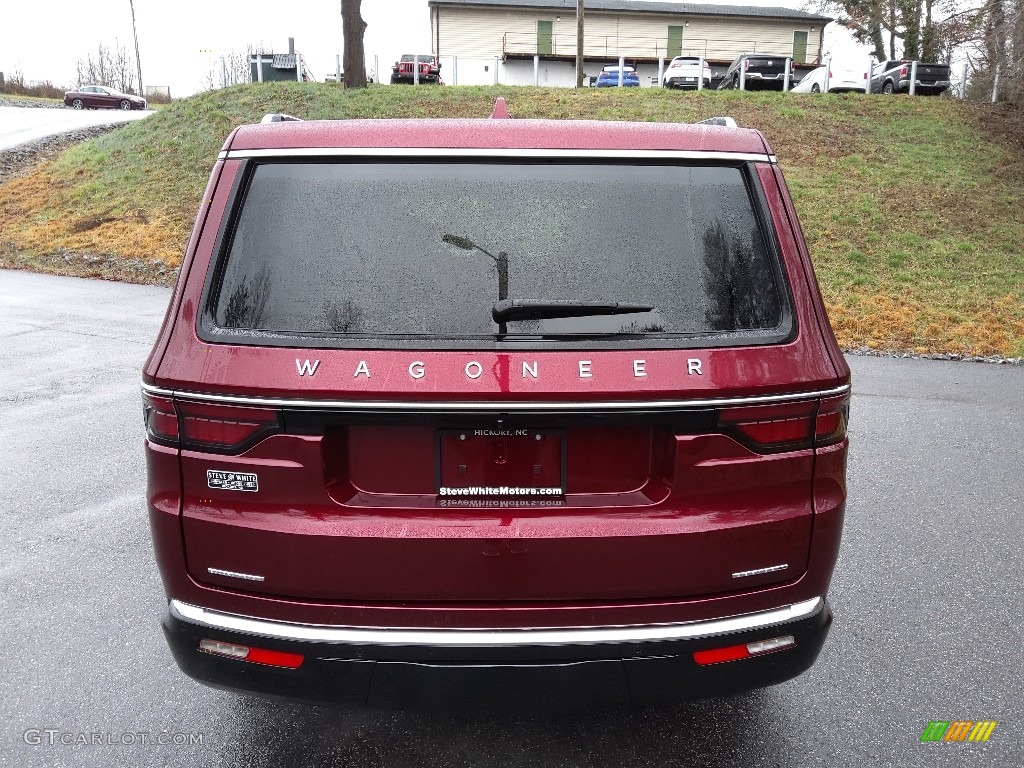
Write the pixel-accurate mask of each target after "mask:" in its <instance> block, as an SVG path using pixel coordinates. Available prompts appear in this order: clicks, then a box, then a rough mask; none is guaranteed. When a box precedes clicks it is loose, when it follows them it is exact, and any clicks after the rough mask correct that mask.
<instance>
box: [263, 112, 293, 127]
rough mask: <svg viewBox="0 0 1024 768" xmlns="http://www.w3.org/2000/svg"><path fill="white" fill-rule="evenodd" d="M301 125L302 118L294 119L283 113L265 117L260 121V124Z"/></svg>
mask: <svg viewBox="0 0 1024 768" xmlns="http://www.w3.org/2000/svg"><path fill="white" fill-rule="evenodd" d="M293 121H294V122H296V123H301V122H302V118H301V117H293V116H292V115H285V114H282V113H281V112H274V113H272V114H268V115H264V116H263V119H262V120H260V124H261V125H262V124H263V123H290V122H293Z"/></svg>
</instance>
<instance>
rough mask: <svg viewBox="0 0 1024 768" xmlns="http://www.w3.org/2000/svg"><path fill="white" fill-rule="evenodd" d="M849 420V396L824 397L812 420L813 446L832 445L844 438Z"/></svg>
mask: <svg viewBox="0 0 1024 768" xmlns="http://www.w3.org/2000/svg"><path fill="white" fill-rule="evenodd" d="M849 420H850V396H849V395H842V396H839V397H826V398H824V399H823V400H822V401H821V403H820V404H819V405H818V415H817V417H816V418H815V420H814V445H815V446H819V447H820V446H823V445H832V444H833V443H838V442H842V440H843V439H844V438H845V437H846V425H847V424H848V423H849Z"/></svg>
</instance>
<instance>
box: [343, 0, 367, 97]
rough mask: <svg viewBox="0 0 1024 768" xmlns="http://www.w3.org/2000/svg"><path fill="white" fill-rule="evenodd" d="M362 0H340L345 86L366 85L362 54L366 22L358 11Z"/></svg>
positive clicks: (359, 86) (364, 60)
mask: <svg viewBox="0 0 1024 768" xmlns="http://www.w3.org/2000/svg"><path fill="white" fill-rule="evenodd" d="M361 2H362V0H341V36H342V40H343V43H342V44H343V45H344V46H345V53H344V62H343V66H344V68H345V87H346V88H365V87H366V57H365V55H364V54H363V35H364V34H366V22H365V21H363V17H362V15H361V14H360V12H359V6H360V4H361Z"/></svg>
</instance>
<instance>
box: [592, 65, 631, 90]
mask: <svg viewBox="0 0 1024 768" xmlns="http://www.w3.org/2000/svg"><path fill="white" fill-rule="evenodd" d="M618 84H619V67H618V65H617V64H612V65H609V66H607V67H605V68H604V69H602V70H601V72H600V74H598V76H597V83H595V85H596V86H597V87H598V88H613V87H616V86H618ZM622 84H623V85H624V86H626V87H629V88H635V87H639V85H640V75H638V74H637V72H636V69H634V68H633V67H628V66H624V67H622Z"/></svg>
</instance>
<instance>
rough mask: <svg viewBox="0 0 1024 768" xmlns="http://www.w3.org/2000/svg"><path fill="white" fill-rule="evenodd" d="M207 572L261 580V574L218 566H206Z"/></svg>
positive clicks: (215, 574)
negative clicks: (227, 569) (225, 569)
mask: <svg viewBox="0 0 1024 768" xmlns="http://www.w3.org/2000/svg"><path fill="white" fill-rule="evenodd" d="M206 572H207V573H212V574H213V575H214V576H227V577H228V578H231V579H245V580H246V581H263V577H262V576H257V575H255V574H252V573H238V572H237V571H224V570H221V569H220V568H207V569H206Z"/></svg>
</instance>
